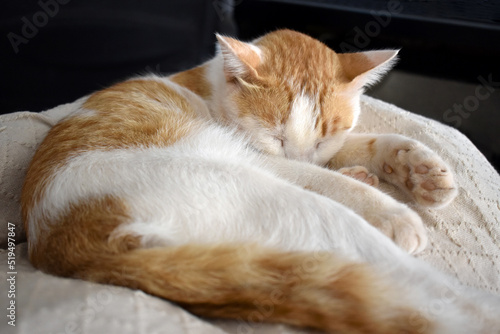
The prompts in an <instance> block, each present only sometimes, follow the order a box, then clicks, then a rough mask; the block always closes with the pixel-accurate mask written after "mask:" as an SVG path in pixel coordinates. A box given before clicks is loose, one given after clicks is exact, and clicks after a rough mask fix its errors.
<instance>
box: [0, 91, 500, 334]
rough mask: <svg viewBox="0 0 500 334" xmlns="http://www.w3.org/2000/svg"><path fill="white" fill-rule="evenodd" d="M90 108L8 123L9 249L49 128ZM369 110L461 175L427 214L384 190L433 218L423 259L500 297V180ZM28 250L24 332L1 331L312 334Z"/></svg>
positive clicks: (20, 295)
mask: <svg viewBox="0 0 500 334" xmlns="http://www.w3.org/2000/svg"><path fill="white" fill-rule="evenodd" d="M80 103H81V101H77V102H75V103H73V104H68V105H63V106H59V107H57V108H54V109H52V110H49V111H47V112H45V113H41V114H34V113H26V112H23V113H15V114H10V115H5V116H2V117H0V142H1V143H2V145H1V146H0V189H1V191H0V205H1V206H0V210H1V212H0V213H1V215H0V224H1V225H0V227H1V230H0V232H1V238H0V240H1V241H2V244H1V247H2V248H3V247H5V240H6V228H7V222H12V223H15V224H16V226H17V227H16V233H17V235H16V240H17V241H18V242H21V241H23V240H24V237H23V235H22V234H23V232H22V231H23V230H22V227H21V218H20V209H19V194H20V189H21V186H22V179H23V177H24V174H25V171H26V168H27V166H28V163H29V160H30V159H31V157H32V155H33V153H34V150H35V148H36V147H37V145H38V144H39V142H40V141H41V140H42V138H43V137H44V136H45V134H46V133H47V131H48V130H49V128H50V127H51V126H52V125H53V124H55V122H57V121H58V120H59V119H61V118H62V117H63V116H64V115H67V114H68V113H70V112H71V111H72V110H75V109H76V108H77V107H78V106H79V105H80ZM362 110H363V112H362V116H361V119H360V125H359V126H358V127H357V129H356V131H358V132H377V133H400V134H403V135H406V136H408V137H411V138H414V139H417V140H419V141H421V142H423V143H424V144H426V145H427V146H429V147H430V148H432V149H433V150H434V151H436V152H438V153H439V155H440V156H441V157H442V158H443V159H444V160H445V161H447V162H448V164H449V165H450V166H451V167H452V169H453V170H454V171H455V174H456V180H457V183H458V186H459V188H460V189H459V195H458V197H457V199H456V200H455V201H454V202H452V203H451V204H450V205H449V206H448V207H446V208H444V209H439V210H435V209H422V208H419V207H417V206H415V205H413V204H412V203H411V202H410V200H409V199H408V198H407V197H405V195H404V194H402V193H401V192H400V191H398V190H397V189H396V188H395V187H393V186H392V185H388V184H384V183H382V184H381V186H380V187H381V189H382V190H384V191H386V192H387V193H389V194H391V195H392V196H394V197H396V198H397V199H399V200H400V201H403V202H407V203H408V204H409V205H410V206H412V207H413V208H414V209H415V210H416V211H417V212H418V213H419V214H420V215H421V216H422V217H423V219H424V222H425V224H426V226H427V230H428V232H429V238H430V245H429V247H428V248H427V250H425V251H424V252H423V253H422V254H420V255H419V257H420V258H422V259H423V260H425V261H427V262H429V263H431V264H433V265H434V266H435V267H436V268H438V269H440V270H442V271H444V272H446V273H448V274H451V275H453V276H456V277H458V279H459V280H460V281H462V282H463V283H464V284H466V285H469V286H474V287H477V288H481V289H484V290H488V291H490V292H492V293H494V294H497V295H500V258H499V257H500V224H499V219H500V176H499V175H498V174H497V173H496V172H495V170H494V169H493V167H491V165H490V164H489V163H488V161H487V160H486V159H485V158H484V157H483V156H482V155H481V153H480V152H479V151H478V150H477V149H476V148H475V147H474V146H473V145H472V143H471V142H470V141H469V140H468V139H467V138H466V137H465V136H463V135H462V134H460V133H459V132H458V131H456V130H454V129H452V128H450V127H447V126H444V125H442V124H440V123H437V122H435V121H432V120H429V119H426V118H424V117H420V116H418V115H414V114H411V113H409V112H406V111H404V110H401V109H399V108H397V107H395V106H392V105H389V104H387V103H384V102H382V101H378V100H375V99H372V98H369V97H363V99H362ZM26 248H27V247H26V243H21V244H19V245H18V246H17V247H16V263H17V266H16V270H17V280H16V303H17V304H16V305H17V326H16V327H15V328H13V327H11V326H8V325H7V323H6V321H2V322H0V332H1V333H22V334H25V333H65V332H77V333H84V334H90V333H139V334H140V333H182V334H191V333H193V334H194V333H207V334H211V333H214V334H215V333H217V334H218V333H260V334H267V333H273V334H274V333H283V334H285V333H305V332H302V331H299V330H296V329H289V328H287V327H286V326H282V325H266V326H263V325H261V324H258V323H257V324H248V323H245V322H243V321H239V322H238V321H233V322H231V321H214V322H208V321H205V320H200V319H197V318H196V317H194V316H192V315H190V314H189V313H187V312H185V311H184V310H182V309H181V308H179V307H176V306H175V305H173V304H171V303H168V302H166V301H163V300H161V299H158V298H155V297H152V296H149V295H146V294H144V293H142V292H138V291H132V290H129V289H124V288H118V287H109V286H104V285H98V284H92V283H88V282H82V281H79V280H72V279H63V278H57V277H53V276H48V275H45V274H43V273H41V272H39V271H37V270H35V269H34V268H33V267H32V266H31V265H30V264H29V262H28V260H27V253H26ZM0 263H1V265H0V291H7V290H8V286H7V281H6V277H5V276H6V273H7V272H8V271H9V270H8V268H7V267H6V264H7V252H5V251H0ZM7 299H8V298H7V297H6V295H5V294H4V295H2V296H0V301H1V304H0V308H2V309H4V310H5V309H6V307H7V302H8V300H7ZM14 329H15V330H14ZM307 332H308V333H310V331H307Z"/></svg>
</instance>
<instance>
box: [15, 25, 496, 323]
mask: <svg viewBox="0 0 500 334" xmlns="http://www.w3.org/2000/svg"><path fill="white" fill-rule="evenodd" d="M217 38H218V42H219V43H218V45H219V46H218V52H217V55H216V56H215V57H214V58H213V59H212V60H210V61H208V62H206V63H205V64H203V65H201V66H199V67H196V68H193V69H191V70H188V71H185V72H181V73H177V74H174V75H171V76H169V77H159V76H154V75H150V76H144V77H139V78H135V79H131V80H128V81H125V82H122V83H119V84H116V85H114V86H112V87H110V88H107V89H104V90H102V91H99V92H96V93H94V94H92V95H90V96H89V97H88V98H86V100H85V102H84V103H83V105H82V107H81V108H80V109H79V110H77V111H76V112H75V113H73V114H72V115H69V116H68V117H66V118H65V119H64V120H62V121H61V122H60V123H59V124H57V125H56V126H54V128H53V129H52V130H51V131H50V132H49V134H48V135H47V137H46V138H45V140H44V141H43V143H42V144H41V145H40V147H39V149H38V151H37V152H36V154H35V156H34V158H33V161H32V163H31V165H30V168H29V171H28V173H27V176H26V180H25V184H24V188H23V195H22V208H23V216H24V222H25V225H26V229H27V232H28V241H29V255H30V259H31V262H32V263H33V265H34V266H35V267H37V268H39V269H40V270H43V271H45V272H47V273H51V274H54V275H59V276H66V277H75V278H80V279H84V280H89V281H94V282H100V283H108V284H116V285H121V286H125V287H130V288H133V289H141V290H144V291H145V292H148V293H150V294H153V295H156V296H159V297H162V298H165V299H168V300H171V301H173V302H175V303H177V304H178V305H181V306H183V307H185V308H186V309H187V310H189V311H191V312H192V313H194V314H197V315H200V316H204V317H216V318H230V319H231V318H232V319H244V321H258V322H262V321H265V322H282V323H286V324H290V325H296V326H302V327H311V328H316V329H320V330H323V331H326V332H331V333H333V332H335V333H494V332H498V331H499V328H500V324H499V323H498V320H497V319H495V317H494V314H490V313H489V310H490V309H491V307H494V306H495V305H498V301H497V300H494V299H493V298H490V297H487V296H482V295H481V296H480V295H475V293H473V292H470V291H468V290H466V289H464V288H462V287H460V286H459V285H457V284H456V283H455V281H454V280H452V279H451V278H448V277H445V276H443V275H441V274H440V273H438V272H436V271H435V270H433V269H432V268H430V267H429V266H427V265H426V264H424V263H423V262H421V261H419V260H416V259H414V258H413V257H411V256H410V255H408V252H409V253H416V252H419V251H421V250H422V249H423V248H424V247H425V245H426V242H427V239H426V235H425V229H424V227H423V225H422V221H421V219H420V218H419V216H418V215H417V214H416V213H415V212H413V211H412V210H411V209H409V208H408V207H407V206H406V205H404V204H402V203H399V202H397V201H395V200H394V199H392V198H391V197H390V196H388V195H386V194H384V193H382V192H380V191H379V190H377V189H376V188H375V186H376V185H377V183H378V178H381V179H384V180H386V181H387V182H390V183H393V184H395V185H396V186H398V187H400V188H401V189H403V190H404V191H406V192H407V193H408V194H409V195H410V196H412V198H414V200H415V201H416V202H418V203H420V204H421V205H426V206H434V207H437V206H443V205H446V204H448V203H449V202H450V201H452V200H453V198H454V197H455V195H456V193H457V191H456V186H455V184H454V181H453V176H452V173H451V171H450V169H449V168H448V167H447V166H446V164H445V163H444V162H443V161H442V160H441V159H440V158H439V157H438V156H437V155H436V154H435V153H433V152H432V151H430V150H429V149H428V148H426V147H425V146H424V145H422V144H420V143H418V142H416V141H414V140H411V139H408V138H405V137H402V136H399V135H376V134H355V133H351V129H352V128H353V127H354V125H355V124H356V120H357V118H358V115H359V113H360V106H359V97H360V95H361V94H362V92H363V88H364V87H366V86H367V85H370V84H372V83H374V82H375V81H376V80H377V79H378V78H379V77H380V76H381V75H383V74H384V73H385V72H386V71H388V70H389V68H390V67H391V66H392V64H393V63H394V60H395V58H396V54H397V51H394V50H384V51H370V52H363V53H352V54H336V53H335V52H334V51H332V50H330V49H329V48H327V47H326V46H325V45H323V44H322V43H320V42H319V41H316V40H314V39H312V38H310V37H308V36H305V35H303V34H300V33H298V32H294V31H289V30H280V31H276V32H272V33H269V34H267V35H265V36H263V37H261V38H258V39H256V40H254V41H253V42H251V43H244V42H241V41H238V40H236V39H233V38H229V37H224V36H219V35H218V36H217ZM331 169H338V171H332V170H331ZM391 239H392V240H391ZM436 301H440V302H441V303H440V304H439V305H440V308H439V309H438V310H437V311H436V309H435V308H434V307H433V306H434V305H435V302H436ZM474 301H475V302H474ZM495 303H496V304H495Z"/></svg>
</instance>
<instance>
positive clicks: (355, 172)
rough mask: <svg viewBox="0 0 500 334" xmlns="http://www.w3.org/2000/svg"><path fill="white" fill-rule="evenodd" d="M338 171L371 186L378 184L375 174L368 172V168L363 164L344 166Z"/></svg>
mask: <svg viewBox="0 0 500 334" xmlns="http://www.w3.org/2000/svg"><path fill="white" fill-rule="evenodd" d="M338 172H339V173H340V174H342V175H345V176H349V177H352V178H353V179H356V180H358V181H361V182H363V183H366V184H368V185H370V186H373V187H377V186H378V184H379V181H378V177H377V175H375V174H373V173H370V172H369V171H368V169H366V168H365V167H363V166H354V167H344V168H341V169H339V170H338Z"/></svg>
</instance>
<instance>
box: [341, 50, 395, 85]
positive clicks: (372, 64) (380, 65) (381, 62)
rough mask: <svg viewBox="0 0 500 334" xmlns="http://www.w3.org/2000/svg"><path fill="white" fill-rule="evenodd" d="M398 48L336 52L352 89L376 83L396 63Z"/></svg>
mask: <svg viewBox="0 0 500 334" xmlns="http://www.w3.org/2000/svg"><path fill="white" fill-rule="evenodd" d="M398 52H399V50H377V51H365V52H356V53H341V54H338V56H339V60H340V64H341V65H342V69H343V71H344V73H345V74H346V75H347V78H348V79H349V80H350V81H351V83H350V85H351V87H353V88H354V89H362V88H363V87H365V86H369V85H372V84H374V83H376V82H377V81H378V80H379V79H380V78H382V76H383V75H385V74H386V73H387V72H388V71H389V70H390V69H391V68H392V67H393V66H394V64H395V63H396V61H397V55H398Z"/></svg>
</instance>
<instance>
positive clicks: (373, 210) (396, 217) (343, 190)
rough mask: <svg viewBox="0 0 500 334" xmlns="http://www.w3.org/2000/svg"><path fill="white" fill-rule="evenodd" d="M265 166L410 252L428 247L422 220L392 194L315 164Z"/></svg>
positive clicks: (270, 162)
mask: <svg viewBox="0 0 500 334" xmlns="http://www.w3.org/2000/svg"><path fill="white" fill-rule="evenodd" d="M263 163H264V165H265V167H266V168H267V169H269V170H272V171H273V172H274V173H276V175H278V176H279V177H281V178H284V179H286V180H288V181H290V182H292V183H294V184H297V185H299V186H301V187H303V188H305V189H308V190H311V191H314V192H316V193H319V194H321V195H324V196H326V197H328V198H330V199H333V200H335V201H337V202H339V203H342V204H344V205H345V206H347V207H349V208H350V209H352V210H353V211H354V212H356V213H357V214H359V215H360V216H362V217H363V218H364V219H365V220H367V221H368V222H369V223H371V224H372V225H373V226H375V227H376V228H378V229H379V230H380V231H382V232H383V233H384V234H385V235H387V236H388V237H389V238H391V239H392V240H394V242H395V243H396V244H397V245H399V246H400V247H402V248H403V249H405V250H406V251H408V252H410V253H418V252H420V251H422V250H423V249H424V248H425V246H426V245H427V235H426V231H425V228H424V226H423V223H422V220H421V219H420V217H419V216H418V215H417V214H416V213H415V212H414V211H413V210H411V209H410V208H409V207H408V206H406V205H405V204H402V203H400V202H398V201H396V200H395V199H393V198H392V197H390V196H389V195H386V194H384V193H382V192H381V191H379V190H377V189H375V188H373V187H371V186H369V185H367V184H364V183H362V182H359V181H357V180H354V179H352V178H351V177H346V176H344V175H342V174H340V173H338V172H333V171H331V170H328V169H325V168H321V167H319V166H315V165H312V164H308V163H304V162H299V161H294V160H287V159H284V158H280V157H272V156H268V157H266V158H265V160H264V162H263Z"/></svg>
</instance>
